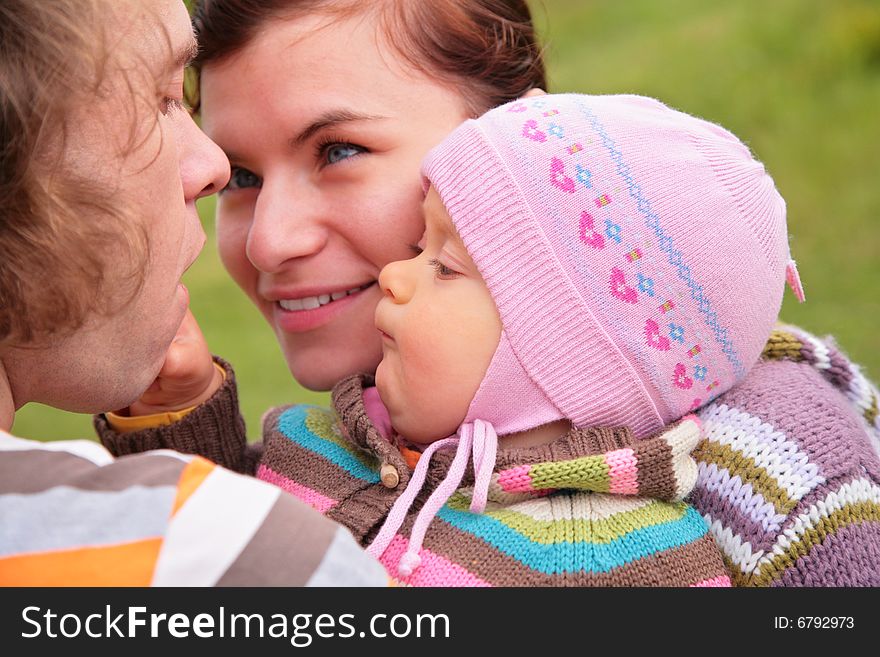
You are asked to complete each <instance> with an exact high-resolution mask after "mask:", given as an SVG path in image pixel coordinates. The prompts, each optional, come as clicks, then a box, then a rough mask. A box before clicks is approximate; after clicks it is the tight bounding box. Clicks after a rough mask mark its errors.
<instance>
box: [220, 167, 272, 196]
mask: <svg viewBox="0 0 880 657" xmlns="http://www.w3.org/2000/svg"><path fill="white" fill-rule="evenodd" d="M262 186H263V181H262V179H261V178H260V177H259V176H258V175H257V174H255V173H254V172H253V171H248V170H247V169H243V168H242V167H232V170H231V171H230V174H229V183H228V184H227V185H226V187H225V188H224V191H226V190H233V189H251V188H255V189H259V188H260V187H262Z"/></svg>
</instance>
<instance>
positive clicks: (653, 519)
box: [447, 493, 689, 545]
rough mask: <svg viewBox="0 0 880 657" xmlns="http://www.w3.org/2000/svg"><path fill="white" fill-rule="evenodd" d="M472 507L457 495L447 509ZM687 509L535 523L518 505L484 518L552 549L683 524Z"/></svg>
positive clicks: (657, 504) (658, 504)
mask: <svg viewBox="0 0 880 657" xmlns="http://www.w3.org/2000/svg"><path fill="white" fill-rule="evenodd" d="M583 495H590V494H588V493H577V494H575V495H572V496H571V498H572V505H574V503H581V502H583V500H578V499H577V498H578V497H580V496H583ZM470 503H471V499H470V497H469V496H468V495H464V494H462V493H455V494H454V495H453V496H452V497H450V498H449V501H448V502H447V506H449V508H451V509H453V510H455V511H467V510H468V508H469V507H470ZM548 504H549V501H548ZM587 504H588V502H587ZM688 506H689V505H688V504H687V503H685V502H676V503H669V502H662V501H660V500H653V501H652V502H651V503H650V504H647V505H645V506H643V507H640V508H638V509H634V510H631V511H623V512H621V513H616V514H614V515H613V516H610V517H608V518H602V519H599V520H591V519H589V518H557V519H554V520H536V519H535V518H533V517H531V516H529V515H526V514H525V513H520V512H518V511H515V509H516V505H514V506H512V507H508V508H505V509H492V508H491V507H489V508H487V509H486V511H485V515H487V516H490V517H491V518H494V519H495V520H497V521H498V522H500V523H502V524H503V525H505V526H506V527H507V528H509V529H511V530H512V531H515V532H517V533H518V534H521V535H522V536H524V537H526V538H528V539H529V540H530V541H532V542H534V543H540V544H542V545H550V544H553V543H559V542H560V541H569V542H578V541H586V542H590V543H611V542H612V541H614V540H617V539H619V538H620V537H622V536H625V535H626V534H629V533H631V532H633V531H637V530H639V529H643V528H645V527H651V526H654V525H660V524H663V523H666V522H672V521H676V520H681V519H682V518H683V517H684V515H685V513H686V512H687V509H688Z"/></svg>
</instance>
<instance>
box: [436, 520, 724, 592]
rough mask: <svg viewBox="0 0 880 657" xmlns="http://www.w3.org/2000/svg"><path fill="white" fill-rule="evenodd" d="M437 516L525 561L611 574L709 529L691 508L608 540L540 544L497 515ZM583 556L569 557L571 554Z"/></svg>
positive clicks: (555, 569) (540, 567) (548, 570)
mask: <svg viewBox="0 0 880 657" xmlns="http://www.w3.org/2000/svg"><path fill="white" fill-rule="evenodd" d="M437 517H438V518H440V519H441V520H443V521H445V522H448V523H449V524H450V525H452V526H453V527H455V528H457V529H459V530H461V531H466V532H468V533H470V534H473V535H474V536H476V537H477V538H480V539H482V540H483V541H485V542H486V543H489V544H490V545H492V546H493V547H494V548H495V549H496V550H498V551H499V552H501V553H503V554H506V555H507V556H509V557H512V558H514V559H516V560H517V561H519V562H520V563H522V564H523V565H525V566H527V567H528V568H531V569H533V570H536V571H538V572H541V573H544V574H548V575H552V574H556V573H567V572H571V573H574V572H593V573H607V572H609V571H611V570H612V569H613V568H617V567H620V566H623V565H624V564H627V563H630V562H633V561H636V560H638V559H642V558H645V557H648V556H650V555H652V554H655V553H657V552H660V551H663V550H667V549H670V548H673V547H676V546H680V545H685V544H687V543H691V542H693V541H695V540H697V539H698V538H700V537H701V536H703V535H705V534H706V531H707V527H706V523H705V521H704V520H703V518H702V517H701V516H700V515H699V514H698V513H697V512H696V511H695V510H694V509H692V508H691V507H686V509H685V511H684V514H683V516H682V518H681V519H679V520H677V521H671V522H666V523H660V524H657V525H652V526H648V527H644V528H641V529H636V530H634V531H631V532H627V533H626V534H624V535H623V536H621V537H620V538H616V539H613V540H611V541H608V542H592V541H586V540H584V541H570V540H560V541H555V542H553V543H550V544H540V543H536V542H534V541H532V540H530V539H529V538H527V537H526V536H523V535H522V534H520V533H519V532H516V531H513V530H511V529H510V528H509V527H507V526H506V525H505V524H504V523H502V522H499V521H498V520H496V519H495V518H493V517H492V516H491V514H484V515H482V516H480V515H477V514H472V513H470V512H467V511H456V510H454V509H452V508H450V507H449V506H448V505H447V506H444V507H443V508H442V509H441V510H440V512H439V513H438V514H437ZM569 552H574V553H583V555H582V556H581V557H577V556H575V557H574V558H568V557H563V555H564V554H565V553H569Z"/></svg>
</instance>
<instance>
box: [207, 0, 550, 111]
mask: <svg viewBox="0 0 880 657" xmlns="http://www.w3.org/2000/svg"><path fill="white" fill-rule="evenodd" d="M371 12H372V13H375V14H376V15H377V17H378V24H379V27H380V33H381V34H382V36H384V38H385V41H386V43H387V44H389V45H390V46H391V47H392V48H394V49H395V50H396V51H397V52H398V53H399V54H400V56H401V57H402V59H403V61H404V62H406V63H407V64H409V65H410V66H411V67H413V68H414V69H415V70H418V71H422V72H424V73H426V74H428V75H430V76H433V77H435V78H436V79H438V80H439V81H441V82H443V83H446V84H449V85H450V86H452V87H453V88H455V89H457V90H458V91H459V93H460V94H461V96H462V98H463V100H464V101H465V105H466V107H467V109H468V111H469V112H470V114H471V115H472V116H474V117H476V116H479V115H480V114H482V113H483V112H485V111H486V110H488V109H490V108H492V107H495V106H496V105H501V104H503V103H506V102H507V101H510V100H513V99H515V98H519V97H520V96H522V95H523V94H524V93H525V92H526V91H528V90H529V89H531V88H533V87H540V88H542V89H546V87H547V80H546V74H545V71H544V61H543V57H542V51H541V47H540V45H539V44H538V42H537V37H536V34H535V29H534V26H533V25H532V17H531V13H530V12H529V8H528V5H527V4H526V2H525V0H430V1H421V0H419V1H413V0H382V1H379V2H369V3H365V2H360V1H358V0H201V1H200V2H199V3H198V5H197V7H196V10H195V15H194V17H193V24H194V26H195V29H196V35H197V36H198V39H199V46H200V51H199V56H198V58H197V59H196V61H195V67H196V70H200V69H201V67H202V66H204V65H205V64H207V63H209V62H212V61H219V60H222V59H224V58H225V57H228V56H230V55H233V54H235V53H236V52H238V51H240V50H241V49H242V48H244V47H245V46H247V44H248V43H249V42H250V41H251V39H253V38H254V37H255V36H256V35H257V34H258V33H259V31H260V30H261V29H263V28H264V27H265V24H266V23H267V22H269V21H271V20H277V19H290V18H297V17H299V16H304V15H308V14H312V13H315V14H322V13H323V14H326V15H328V16H330V17H334V18H336V17H347V16H357V15H361V14H366V13H371ZM191 102H192V104H193V105H194V106H197V105H198V98H197V96H193V97H192V98H191Z"/></svg>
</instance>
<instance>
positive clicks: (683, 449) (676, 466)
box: [332, 374, 702, 499]
mask: <svg viewBox="0 0 880 657" xmlns="http://www.w3.org/2000/svg"><path fill="white" fill-rule="evenodd" d="M373 384H374V379H373V377H372V376H370V375H366V374H360V375H354V376H351V377H348V378H346V379H344V380H342V381H340V382H339V383H338V384H337V385H336V386H335V387H334V388H333V393H332V397H333V404H334V406H335V408H336V411H337V414H338V415H339V419H340V422H341V424H342V428H343V429H344V433H345V434H346V435H347V437H348V439H349V440H350V441H351V442H352V443H353V444H355V445H357V446H358V447H359V448H361V449H364V450H366V451H368V452H370V453H372V454H374V455H375V456H376V457H377V458H378V459H379V460H380V461H381V462H382V463H389V464H391V465H393V466H394V467H395V468H397V470H398V473H399V475H400V485H401V487H402V486H406V484H407V483H408V481H409V479H410V476H411V475H412V471H411V469H410V468H409V466H408V465H407V464H406V460H405V459H404V457H403V454H402V453H401V451H400V449H399V447H398V446H397V445H395V444H394V443H393V442H392V440H389V438H387V437H385V436H383V435H382V433H381V432H380V431H379V429H378V428H377V426H376V424H375V423H374V422H373V421H372V420H371V419H370V416H369V414H368V413H367V410H366V407H365V405H364V391H365V390H366V389H367V388H369V387H372V386H373ZM701 434H702V431H701V428H700V425H699V421H698V420H697V419H696V417H695V416H688V417H687V418H685V419H684V420H682V421H681V422H679V423H677V424H674V425H670V426H669V427H666V428H664V429H663V430H662V431H661V432H659V433H657V434H656V435H654V436H650V437H647V438H644V439H641V440H637V439H636V438H635V436H634V435H633V433H632V432H631V431H630V430H629V429H628V428H627V427H589V428H574V429H572V430H571V431H569V432H568V433H566V434H565V435H564V436H561V437H559V438H558V439H557V440H555V441H553V442H551V443H547V444H544V445H537V446H533V447H512V448H507V447H504V441H503V439H502V440H501V441H500V442H499V445H498V451H497V455H496V459H495V468H494V472H495V474H494V475H493V479H495V480H496V481H497V480H498V479H499V478H500V479H501V480H502V481H503V480H504V479H505V477H507V476H509V475H510V473H512V472H532V473H536V472H542V471H548V470H550V469H553V470H554V473H553V476H552V478H550V479H544V480H543V481H544V482H545V483H547V482H552V484H553V485H552V486H544V485H543V484H541V483H537V485H533V487H532V488H528V486H525V487H521V488H520V489H519V490H520V492H539V491H541V490H543V489H546V488H551V489H552V488H575V489H581V490H602V489H603V488H604V491H603V492H620V493H624V494H627V493H628V494H635V493H636V491H635V490H629V489H627V490H624V489H625V488H626V486H625V485H623V484H620V483H619V482H618V486H617V487H618V489H619V490H615V489H614V481H613V479H614V474H615V472H614V470H615V468H616V466H615V463H617V462H618V461H619V462H620V463H621V468H622V469H626V464H627V463H629V464H630V466H631V467H630V468H629V471H630V474H631V476H632V477H635V478H636V481H635V482H634V483H632V485H631V486H630V488H632V487H633V486H636V487H638V486H639V485H641V488H640V490H638V494H640V495H647V496H652V497H658V498H661V499H680V498H681V497H683V496H684V495H686V494H687V493H688V492H690V490H691V488H692V487H693V485H694V483H695V480H696V462H695V461H694V459H693V458H692V457H691V456H690V452H691V451H692V450H693V449H694V447H696V444H697V443H698V442H699V440H700V438H701ZM454 452H455V450H453V449H446V450H440V451H438V452H437V453H436V454H435V455H434V456H433V458H432V461H431V466H430V469H429V471H428V474H427V483H428V484H429V485H432V486H435V485H437V484H438V483H439V482H440V481H441V480H442V479H443V478H444V477H445V475H446V473H447V472H448V470H449V467H450V465H451V463H452V460H453V457H454V455H455V453H454ZM597 456H599V457H601V458H599V459H594V460H590V459H589V458H588V457H597ZM560 466H568V467H560ZM596 468H598V471H599V472H598V479H597V470H596ZM609 473H610V474H609ZM540 481H542V480H539V479H534V480H533V484H534V483H535V482H540ZM603 482H607V483H603ZM473 483H474V471H473V467H472V466H470V465H469V466H468V468H467V470H466V472H465V475H464V478H463V480H462V482H461V485H462V486H467V487H469V486H473ZM493 488H494V487H493ZM511 492H513V491H511Z"/></svg>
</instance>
